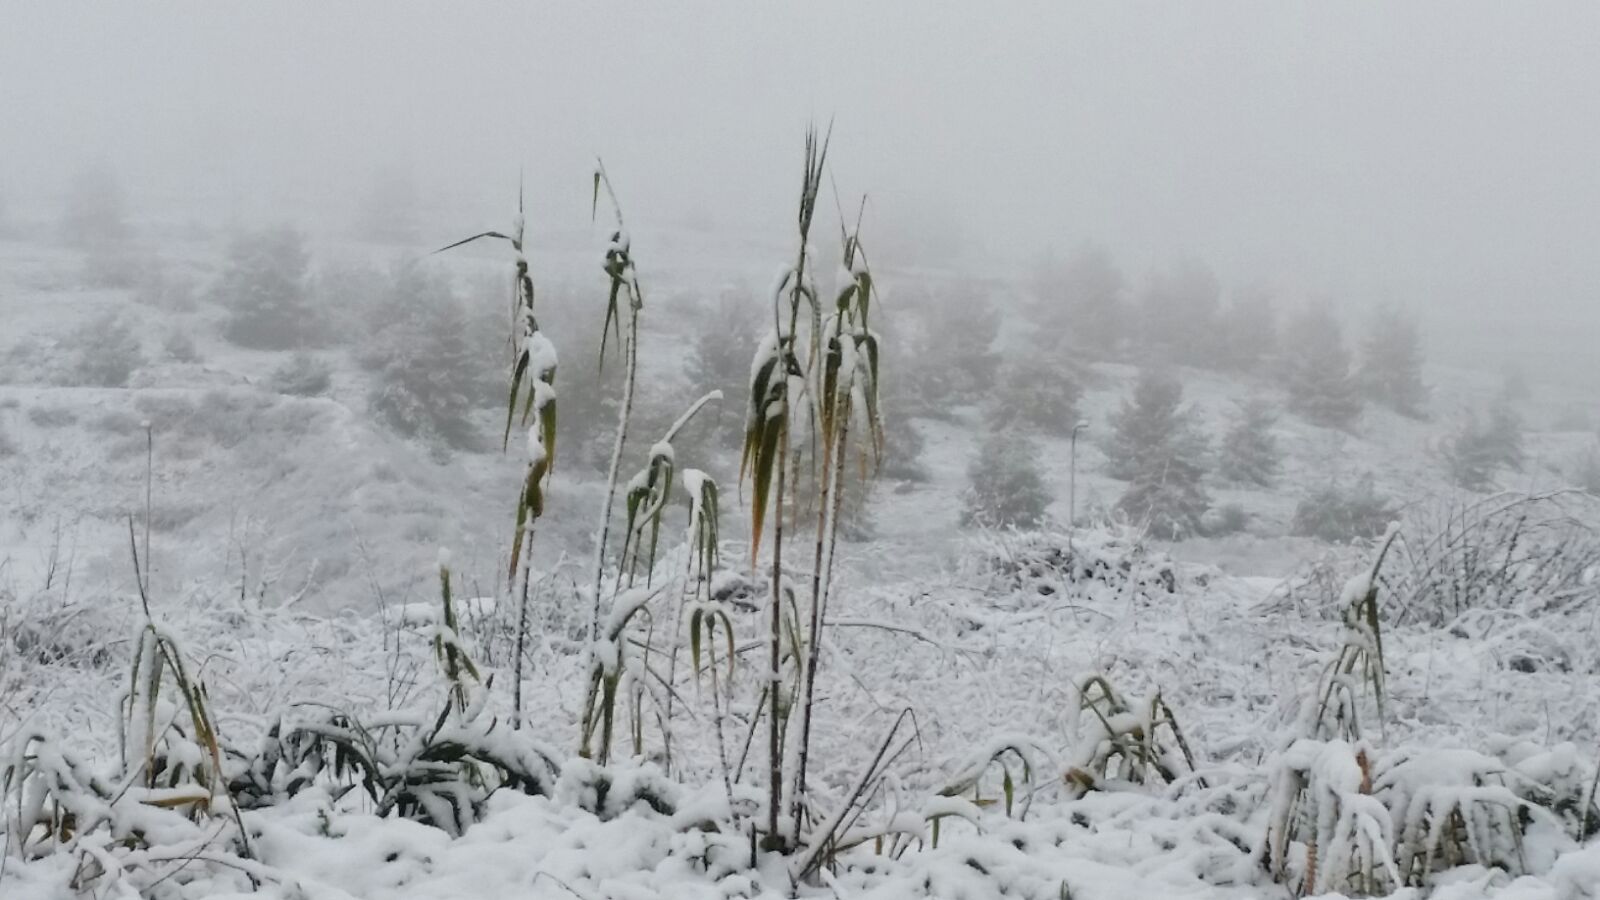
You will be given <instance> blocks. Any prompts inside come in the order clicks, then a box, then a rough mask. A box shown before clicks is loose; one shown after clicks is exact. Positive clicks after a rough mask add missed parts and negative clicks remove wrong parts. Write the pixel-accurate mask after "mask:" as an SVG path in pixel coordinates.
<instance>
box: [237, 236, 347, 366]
mask: <svg viewBox="0 0 1600 900" xmlns="http://www.w3.org/2000/svg"><path fill="white" fill-rule="evenodd" d="M308 262H309V257H308V255H307V253H306V249H305V239H304V238H303V237H302V236H301V235H300V232H298V231H295V230H294V229H292V228H286V227H285V228H272V229H266V230H263V231H255V232H247V233H244V234H241V235H239V236H238V237H236V238H235V239H234V241H233V243H232V245H231V246H230V247H229V249H228V259H227V263H226V267H225V268H224V269H223V271H222V275H221V277H220V278H219V279H218V280H217V282H216V283H215V284H214V285H212V287H211V295H212V296H213V297H214V298H215V299H216V301H217V302H218V303H219V304H221V305H222V306H223V307H224V308H226V309H227V310H228V319H227V322H226V323H225V324H224V325H223V329H222V333H223V336H225V337H226V338H227V339H228V340H230V341H232V342H233V343H235V344H238V345H240V346H242V347H252V348H257V349H263V350H290V349H294V348H296V347H300V346H302V345H305V344H310V343H315V342H316V341H317V339H318V337H319V336H320V330H319V328H318V315H317V309H316V308H315V307H314V306H313V305H312V304H311V302H310V298H309V289H308V281H307V274H306V270H307V265H308Z"/></svg>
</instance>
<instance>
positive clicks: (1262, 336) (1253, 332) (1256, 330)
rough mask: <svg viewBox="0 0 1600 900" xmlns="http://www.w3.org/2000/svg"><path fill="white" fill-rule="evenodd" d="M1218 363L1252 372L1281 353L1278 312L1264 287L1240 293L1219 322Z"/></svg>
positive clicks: (1233, 369)
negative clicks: (1279, 348)
mask: <svg viewBox="0 0 1600 900" xmlns="http://www.w3.org/2000/svg"><path fill="white" fill-rule="evenodd" d="M1217 331H1218V334H1217V363H1218V364H1219V365H1220V366H1221V367H1223V368H1225V369H1230V370H1232V371H1235V372H1249V371H1251V370H1253V369H1255V368H1256V367H1257V366H1259V365H1260V364H1261V363H1263V362H1264V361H1266V360H1270V359H1272V358H1273V357H1275V356H1276V355H1277V352H1278V322H1277V311H1276V310H1274V309H1273V306H1272V296H1271V295H1270V294H1267V293H1266V292H1264V291H1260V290H1247V291H1242V292H1240V293H1238V294H1236V295H1235V296H1234V297H1233V299H1232V300H1231V301H1230V302H1229V303H1228V307H1227V309H1225V310H1223V311H1222V315H1221V318H1220V320H1219V322H1218V325H1217Z"/></svg>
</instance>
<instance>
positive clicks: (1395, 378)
mask: <svg viewBox="0 0 1600 900" xmlns="http://www.w3.org/2000/svg"><path fill="white" fill-rule="evenodd" d="M1356 378H1357V381H1358V382H1359V383H1360V385H1361V390H1362V392H1363V393H1364V394H1365V395H1366V396H1367V397H1369V398H1371V399H1372V400H1374V401H1376V402H1378V403H1381V404H1383V405H1384V406H1387V407H1389V408H1390V409H1392V410H1394V411H1395V412H1398V413H1400V414H1401V415H1405V416H1410V417H1412V418H1422V416H1423V406H1424V405H1425V404H1426V403H1427V401H1428V388H1427V386H1426V385H1424V384H1423V383H1422V340H1421V338H1420V337H1419V335H1418V332H1417V322H1416V319H1414V318H1412V317H1411V316H1409V315H1406V314H1405V313H1403V312H1401V311H1400V310H1399V309H1396V308H1395V307H1392V306H1385V307H1382V308H1380V309H1379V310H1378V311H1377V312H1376V313H1375V314H1374V315H1373V317H1372V321H1371V322H1370V324H1369V325H1368V330H1367V337H1366V340H1365V341H1363V342H1362V345H1361V368H1360V370H1359V371H1358V372H1357V375H1356Z"/></svg>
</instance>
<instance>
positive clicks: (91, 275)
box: [83, 244, 151, 290]
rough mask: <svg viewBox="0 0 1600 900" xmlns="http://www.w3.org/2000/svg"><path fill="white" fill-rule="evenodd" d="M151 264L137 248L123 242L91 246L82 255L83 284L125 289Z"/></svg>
mask: <svg viewBox="0 0 1600 900" xmlns="http://www.w3.org/2000/svg"><path fill="white" fill-rule="evenodd" d="M150 267H151V263H150V262H149V260H147V259H145V258H144V257H142V256H140V254H139V251H138V250H136V249H134V248H132V247H129V246H127V245H125V244H122V245H117V246H115V247H101V248H98V249H95V250H91V251H89V252H87V253H85V254H84V257H83V285H84V287H89V288H102V289H111V290H126V289H128V288H136V287H138V286H139V285H141V284H143V283H144V281H145V279H146V278H147V277H148V276H147V272H148V271H149V269H150Z"/></svg>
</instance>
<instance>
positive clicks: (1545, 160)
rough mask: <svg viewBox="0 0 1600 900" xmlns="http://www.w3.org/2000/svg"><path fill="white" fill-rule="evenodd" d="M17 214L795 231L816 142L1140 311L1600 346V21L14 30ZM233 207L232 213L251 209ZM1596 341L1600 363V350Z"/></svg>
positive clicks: (266, 23) (896, 14)
mask: <svg viewBox="0 0 1600 900" xmlns="http://www.w3.org/2000/svg"><path fill="white" fill-rule="evenodd" d="M0 26H3V27H0V115H3V117H4V119H3V122H0V189H4V190H6V191H8V192H10V193H13V194H15V195H18V196H27V195H49V194H51V193H52V192H59V191H60V190H61V186H62V185H63V184H64V183H65V179H66V178H67V177H68V176H69V175H70V174H71V172H72V171H73V170H75V169H76V168H78V167H80V166H81V165H83V164H85V163H88V162H93V161H96V160H109V161H111V162H113V163H114V164H115V166H116V168H117V169H118V171H119V172H120V173H121V174H122V176H123V178H124V179H125V180H126V181H127V182H128V184H129V185H130V188H131V190H132V191H133V192H134V193H135V194H136V195H137V193H138V192H139V191H140V190H141V189H143V190H146V191H147V192H151V193H155V192H160V193H161V195H162V196H172V195H174V194H181V192H182V191H183V190H184V189H185V186H186V185H194V186H196V190H197V192H198V191H199V190H200V189H201V188H202V187H203V189H204V190H205V191H216V190H222V189H226V190H230V191H233V192H235V193H237V192H240V191H254V192H256V193H258V194H261V195H263V196H271V197H278V198H301V197H306V198H316V197H319V196H320V197H326V196H329V195H330V194H338V193H340V192H345V193H349V192H352V191H354V190H355V187H353V185H358V184H359V183H360V182H361V180H362V179H363V178H365V177H367V176H366V174H365V173H367V172H368V171H370V170H371V169H372V168H374V167H376V166H384V167H402V168H405V169H407V170H409V171H411V172H412V173H414V174H415V176H416V177H417V179H418V181H419V183H421V184H422V185H424V187H425V190H426V191H428V192H432V193H434V194H438V193H441V192H442V193H446V194H449V195H452V196H456V195H460V196H481V195H485V194H486V193H487V192H488V191H489V190H490V189H493V190H495V191H503V190H504V189H505V188H506V187H507V186H509V185H510V184H512V183H513V182H514V179H515V177H516V176H515V173H516V171H517V169H518V167H525V168H526V171H527V173H528V175H527V177H528V181H529V186H530V195H531V196H532V197H533V198H534V199H535V201H536V203H537V204H538V208H539V209H541V210H543V211H544V213H545V214H546V215H547V216H548V217H549V218H551V219H553V220H564V219H572V220H574V221H576V222H581V221H582V219H585V218H587V213H588V210H587V202H588V198H587V195H586V190H587V187H586V185H585V181H584V179H585V176H586V173H587V171H588V169H589V165H590V161H591V160H592V158H593V157H594V155H595V154H597V153H599V154H602V155H604V157H605V159H606V162H607V166H608V168H609V169H610V171H611V173H612V175H613V176H614V178H615V179H616V180H617V181H618V182H619V187H621V188H622V189H623V190H624V194H625V199H626V200H627V201H628V203H629V206H630V213H631V214H632V215H633V216H634V218H635V219H639V220H644V221H647V222H660V223H670V222H673V221H677V220H678V219H680V218H683V217H688V216H695V215H707V214H709V215H711V216H713V217H714V219H715V221H717V222H718V223H720V224H723V225H725V226H731V225H740V226H745V225H749V226H752V227H762V228H765V227H772V228H774V229H775V230H781V229H783V228H786V227H787V226H788V223H789V219H790V211H789V210H790V207H791V205H792V202H793V198H792V197H791V196H790V195H791V194H792V192H793V189H794V182H795V181H796V177H797V176H796V169H797V161H798V155H799V142H800V136H801V134H802V129H803V128H804V126H805V124H806V123H807V122H808V121H809V120H811V119H817V120H821V121H826V120H828V119H829V118H831V119H832V120H833V121H834V123H835V134H834V156H833V160H834V171H835V173H836V176H837V177H838V179H839V183H840V186H841V188H842V189H844V190H845V191H846V192H855V191H859V190H863V189H870V190H871V191H872V194H873V196H874V205H875V207H876V208H877V210H878V211H879V216H880V219H881V220H882V222H883V223H884V226H885V227H887V226H888V225H889V224H896V225H899V224H902V223H904V224H905V225H907V226H908V227H909V226H910V225H912V224H915V225H917V226H918V227H924V228H935V229H939V230H942V231H945V232H946V233H948V234H956V235H960V236H962V237H963V238H964V239H965V240H967V241H969V242H971V243H972V245H973V246H977V247H982V248H983V249H984V250H985V251H986V252H987V253H989V254H991V255H999V256H1002V257H1003V256H1005V255H1007V254H1008V253H1014V254H1016V255H1020V256H1022V257H1024V258H1026V257H1027V256H1028V255H1030V254H1032V253H1034V252H1035V251H1037V250H1038V249H1040V248H1042V247H1044V246H1046V245H1054V246H1056V247H1059V248H1063V249H1065V248H1070V247H1072V246H1074V245H1076V244H1078V243H1080V242H1082V241H1085V240H1093V241H1096V242H1098V243H1100V244H1102V245H1104V246H1105V247H1107V248H1109V249H1110V250H1111V251H1112V252H1113V253H1114V254H1115V255H1116V256H1117V258H1118V260H1119V261H1120V262H1121V264H1122V265H1123V266H1124V267H1125V268H1126V269H1127V270H1128V271H1129V273H1130V275H1131V276H1133V278H1134V280H1135V281H1137V280H1138V278H1139V277H1140V276H1141V275H1142V274H1143V273H1145V272H1147V271H1149V270H1150V269H1151V268H1152V267H1153V266H1157V265H1162V264H1165V263H1167V262H1169V261H1172V260H1174V259H1178V258H1183V257H1193V258H1198V259H1201V260H1204V261H1206V262H1208V263H1209V264H1211V265H1212V266H1213V267H1214V268H1215V269H1216V270H1217V271H1218V272H1219V274H1220V275H1221V276H1222V278H1223V280H1224V282H1226V283H1230V284H1238V283H1243V282H1246V281H1263V282H1266V283H1268V284H1272V285H1278V286H1280V287H1281V288H1282V289H1284V290H1285V291H1287V292H1290V293H1303V294H1307V295H1323V296H1328V297H1332V298H1334V299H1337V300H1340V301H1342V302H1349V303H1355V304H1362V305H1364V304H1370V303H1372V302H1378V301H1398V302H1401V303H1405V304H1409V305H1412V306H1413V307H1416V308H1419V309H1422V310H1424V311H1425V312H1426V313H1427V314H1428V315H1429V316H1430V318H1437V317H1439V316H1446V315H1449V314H1451V312H1452V311H1453V310H1456V309H1461V310H1472V311H1474V313H1473V314H1474V315H1481V313H1482V311H1484V310H1489V311H1494V312H1497V313H1500V314H1504V315H1507V316H1509V315H1513V314H1515V315H1518V316H1526V317H1530V319H1531V320H1532V321H1535V322H1540V323H1546V324H1548V325H1550V326H1558V325H1561V324H1562V323H1569V330H1570V328H1571V327H1572V326H1571V324H1570V323H1577V322H1582V323H1583V324H1584V325H1585V326H1586V327H1588V328H1589V329H1591V330H1593V329H1594V328H1595V323H1596V321H1597V316H1596V314H1595V313H1594V312H1593V310H1594V309H1595V307H1596V306H1600V303H1597V300H1600V290H1597V288H1600V253H1597V251H1596V248H1595V245H1596V239H1597V238H1600V165H1597V160H1600V153H1597V151H1600V5H1597V4H1592V3H1504V2H1501V3H1462V2H1452V3H1398V4H1397V3H1289V2H1272V3H1220V2H1217V3H1213V2H1206V3H1176V2H1171V3H1136V2H1116V3H1103V4H1095V5H1084V4H1076V3H1057V2H1038V3H1023V2H1003V0H1002V2H987V3H954V2H948V3H946V2H915V3H913V2H865V0H858V2H807V3H768V2H726V3H696V2H670V3H649V2H635V3H602V2H585V3H554V2H550V3H544V2H521V3H511V2H506V3H430V4H423V3H417V4H401V3H394V4H390V3H373V4H349V3H281V2H280V3H255V4H242V3H186V4H172V5H167V4H148V3H118V4H87V3H84V4H79V3H33V2H12V0H0ZM219 186H225V187H219ZM1597 336H1600V335H1597Z"/></svg>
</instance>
